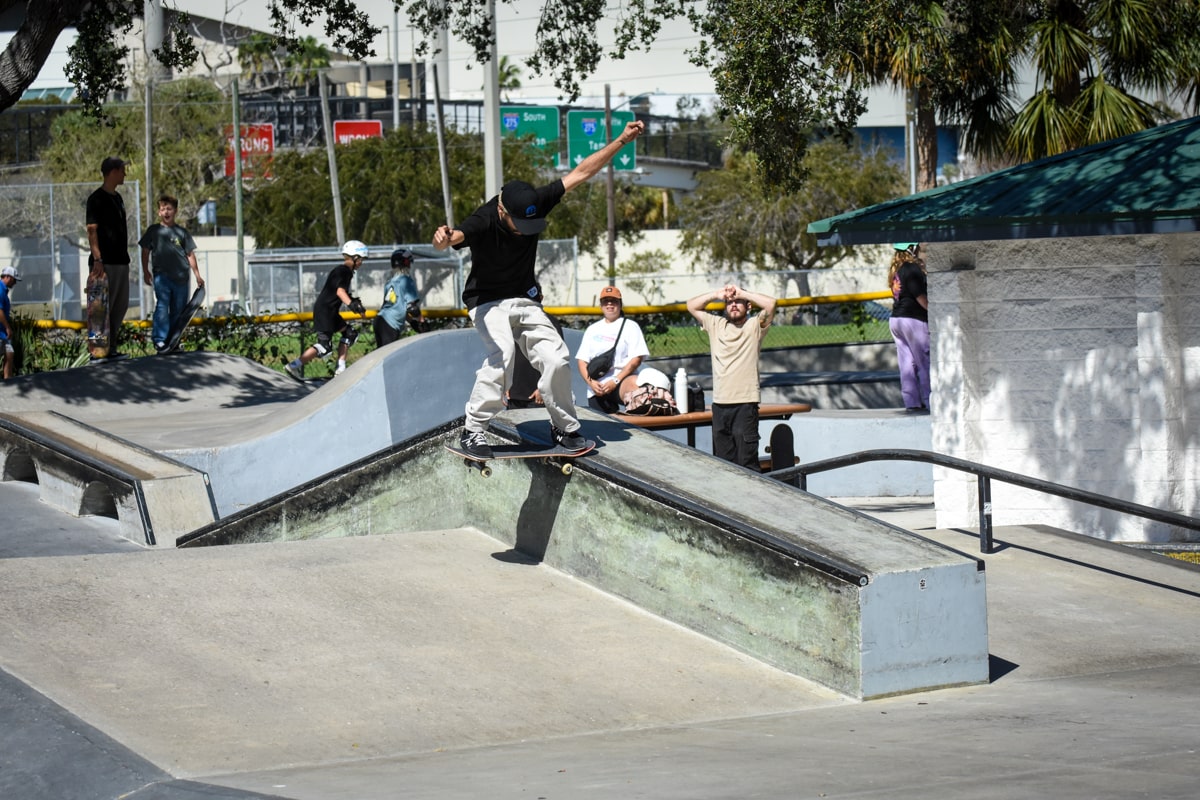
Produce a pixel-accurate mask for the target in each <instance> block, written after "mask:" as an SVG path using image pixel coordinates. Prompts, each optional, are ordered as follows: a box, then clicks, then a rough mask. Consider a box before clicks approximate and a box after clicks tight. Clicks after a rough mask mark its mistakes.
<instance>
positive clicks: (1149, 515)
mask: <svg viewBox="0 0 1200 800" xmlns="http://www.w3.org/2000/svg"><path fill="white" fill-rule="evenodd" d="M868 461H923V462H925V463H927V464H934V465H936V466H939V467H948V468H950V469H956V470H959V471H960V472H969V473H971V474H973V475H975V476H976V478H978V480H979V552H981V553H991V552H992V483H991V482H992V481H993V480H997V481H1001V482H1003V483H1009V484H1012V485H1013V486H1020V487H1022V488H1025V489H1033V490H1034V491H1038V492H1045V493H1046V494H1052V495H1056V496H1058V497H1064V498H1066V499H1068V500H1077V501H1079V502H1081V503H1088V504H1090V505H1093V506H1099V507H1100V508H1107V509H1109V510H1111V511H1118V512H1120V513H1122V514H1132V515H1134V516H1137V517H1142V518H1144V519H1149V520H1153V521H1154V522H1162V523H1165V524H1167V525H1175V526H1178V527H1180V528H1187V529H1189V530H1200V517H1190V516H1188V515H1186V514H1177V513H1175V512H1174V511H1162V510H1160V509H1157V508H1151V507H1150V506H1143V505H1140V504H1138V503H1131V502H1129V501H1128V500H1118V499H1116V498H1114V497H1107V496H1105V495H1102V494H1096V493H1095V492H1089V491H1086V490H1084V489H1077V488H1075V487H1073V486H1063V485H1062V484H1060V483H1053V482H1051V481H1045V480H1042V479H1041V478H1031V477H1030V476H1028V475H1020V474H1018V473H1016V472H1009V471H1008V470H1004V469H997V468H996V467H989V466H987V465H986V464H977V463H975V462H973V461H967V460H965V459H962V458H955V457H954V456H947V455H942V454H941V453H933V452H930V451H928V450H904V449H897V450H862V451H860V452H857V453H849V454H847V455H844V456H837V457H835V458H825V459H822V460H820V461H813V462H810V463H808V464H798V465H796V466H794V467H784V468H783V469H777V470H773V471H771V472H768V473H766V476H767V477H770V478H776V479H777V480H781V481H787V482H789V483H794V485H795V486H797V487H799V488H800V489H804V490H805V491H807V490H808V476H809V475H812V474H814V473H817V472H827V471H829V470H832V469H839V468H841V467H849V466H853V465H855V464H863V463H866V462H868Z"/></svg>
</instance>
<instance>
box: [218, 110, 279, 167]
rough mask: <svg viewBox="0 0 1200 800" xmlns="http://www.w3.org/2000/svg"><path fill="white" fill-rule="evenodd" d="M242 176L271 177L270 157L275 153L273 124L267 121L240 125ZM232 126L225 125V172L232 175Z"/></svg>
mask: <svg viewBox="0 0 1200 800" xmlns="http://www.w3.org/2000/svg"><path fill="white" fill-rule="evenodd" d="M241 139H242V177H243V178H269V177H271V157H272V156H273V155H274V154H275V126H274V125H272V124H271V123H269V122H266V123H263V124H259V125H243V126H242V136H241ZM235 167H236V165H235V164H234V163H233V126H232V125H226V126H225V174H226V175H228V176H230V177H232V176H233V175H234V174H235V172H236V169H235Z"/></svg>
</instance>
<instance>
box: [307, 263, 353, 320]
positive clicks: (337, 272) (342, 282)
mask: <svg viewBox="0 0 1200 800" xmlns="http://www.w3.org/2000/svg"><path fill="white" fill-rule="evenodd" d="M353 280H354V270H352V269H350V267H348V266H346V265H345V264H338V265H337V266H336V267H334V268H333V269H331V270H329V277H327V278H326V279H325V286H324V287H323V288H322V289H321V293H320V294H319V295H317V299H316V301H315V302H314V303H313V327H314V328H316V329H317V330H318V331H324V332H326V333H336V332H337V331H340V330H341V329H342V326H344V325H345V324H346V321H345V320H344V319H342V317H341V315H340V314H339V313H338V312H340V311H341V310H342V299H341V298H340V297H338V293H337V290H338V289H345V290H346V294H350V282H351V281H353Z"/></svg>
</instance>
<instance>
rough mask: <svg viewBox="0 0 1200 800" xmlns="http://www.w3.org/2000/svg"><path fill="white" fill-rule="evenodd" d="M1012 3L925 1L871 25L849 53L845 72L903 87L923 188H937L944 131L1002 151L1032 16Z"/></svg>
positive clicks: (985, 151)
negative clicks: (952, 129)
mask: <svg viewBox="0 0 1200 800" xmlns="http://www.w3.org/2000/svg"><path fill="white" fill-rule="evenodd" d="M1018 6H1019V4H1016V5H1014V4H1013V3H1012V2H1011V0H976V2H973V3H969V4H965V3H961V2H955V0H922V1H921V2H915V3H912V4H910V5H909V6H908V8H907V10H906V12H904V13H902V14H901V15H899V16H897V17H894V18H890V19H888V20H885V21H884V22H883V24H882V25H880V26H878V27H868V28H866V29H865V33H864V34H863V36H862V40H861V46H860V47H859V48H858V49H857V50H856V51H854V52H851V53H847V55H846V57H845V59H844V60H843V62H842V68H841V72H842V74H843V75H845V76H847V77H849V78H852V79H855V80H860V81H865V82H866V83H870V84H872V85H890V86H892V87H894V88H897V89H902V90H904V92H905V93H906V94H907V95H908V97H909V102H910V103H911V104H912V106H913V114H914V117H915V122H916V132H915V138H916V144H917V188H918V189H919V190H921V189H928V188H931V187H933V186H935V185H936V184H937V168H938V153H937V126H938V117H939V116H940V117H941V119H942V121H943V122H946V123H951V124H958V125H961V126H963V128H964V144H965V146H966V148H967V150H968V151H971V152H973V153H975V154H977V155H994V154H996V153H997V152H998V151H999V150H1000V149H1001V147H1002V145H1003V142H1004V131H1005V130H1006V127H1005V125H1006V122H1007V120H1008V118H1009V117H1010V116H1011V114H1012V105H1011V104H1012V95H1013V87H1014V85H1015V82H1016V69H1015V64H1014V62H1015V58H1014V56H1015V55H1016V54H1017V53H1019V52H1020V49H1021V45H1022V41H1023V38H1022V31H1023V29H1024V21H1023V19H1024V14H1023V12H1022V10H1021V9H1020V8H1019V7H1018Z"/></svg>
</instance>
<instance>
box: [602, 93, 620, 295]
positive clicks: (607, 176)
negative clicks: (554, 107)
mask: <svg viewBox="0 0 1200 800" xmlns="http://www.w3.org/2000/svg"><path fill="white" fill-rule="evenodd" d="M604 131H605V137H604V140H605V141H606V142H611V141H612V138H613V135H612V133H613V131H612V100H611V95H610V94H609V88H608V84H607V83H606V84H604ZM614 175H615V171H614V169H613V163H612V161H609V162H608V166H607V167H605V168H604V182H605V188H606V190H607V193H608V285H609V286H613V285H615V284H616V282H617V201H616V188H615V180H614V177H613V176H614Z"/></svg>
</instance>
